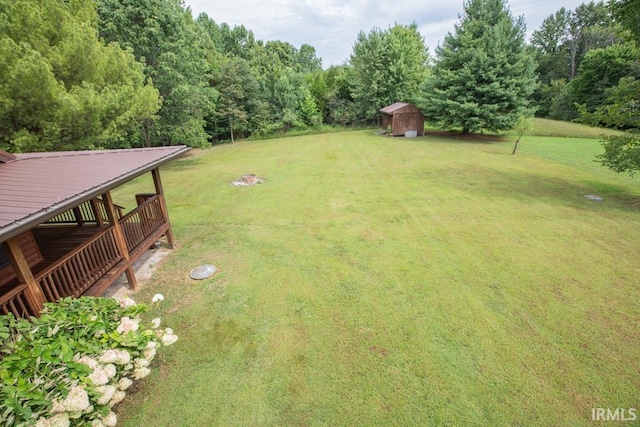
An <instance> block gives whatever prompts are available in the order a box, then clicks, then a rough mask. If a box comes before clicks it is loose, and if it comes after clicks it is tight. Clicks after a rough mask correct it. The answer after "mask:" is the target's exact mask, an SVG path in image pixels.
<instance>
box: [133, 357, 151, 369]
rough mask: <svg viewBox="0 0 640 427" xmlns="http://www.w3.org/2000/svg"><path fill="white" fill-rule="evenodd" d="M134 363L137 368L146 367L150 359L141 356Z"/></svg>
mask: <svg viewBox="0 0 640 427" xmlns="http://www.w3.org/2000/svg"><path fill="white" fill-rule="evenodd" d="M133 364H134V366H135V367H136V368H146V367H147V366H149V360H148V359H144V358H139V359H136V360H134V362H133Z"/></svg>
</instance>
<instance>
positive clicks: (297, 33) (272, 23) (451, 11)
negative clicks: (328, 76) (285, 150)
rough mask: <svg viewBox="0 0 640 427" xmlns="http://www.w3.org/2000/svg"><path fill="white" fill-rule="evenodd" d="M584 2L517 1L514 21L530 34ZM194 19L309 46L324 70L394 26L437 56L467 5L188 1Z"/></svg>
mask: <svg viewBox="0 0 640 427" xmlns="http://www.w3.org/2000/svg"><path fill="white" fill-rule="evenodd" d="M581 3H583V1H582V0H560V1H558V0H513V1H511V2H509V7H510V9H511V12H512V14H513V15H514V16H520V15H524V17H525V21H526V23H527V33H528V34H529V35H530V34H531V32H532V31H533V30H535V29H536V28H538V27H539V26H540V24H541V23H542V20H543V19H544V18H545V17H547V16H548V15H550V14H552V13H555V12H556V11H557V10H558V9H560V8H561V7H563V6H564V7H565V8H567V9H574V8H575V7H576V6H578V5H580V4H581ZM185 4H186V5H187V6H189V7H191V10H192V11H193V14H194V16H197V15H198V14H199V13H201V12H206V13H207V15H209V17H210V18H212V19H213V20H214V21H216V22H217V23H219V24H220V23H222V22H226V23H227V24H229V25H231V26H235V25H244V26H245V27H246V28H247V29H249V30H252V31H253V33H254V34H255V36H256V38H257V39H261V40H264V41H269V40H282V41H286V42H289V43H291V44H292V45H294V46H296V47H300V45H302V44H305V43H306V44H309V45H311V46H313V47H315V48H316V52H317V54H318V56H319V57H321V58H322V63H323V65H324V66H325V67H328V66H330V65H338V64H341V63H343V62H345V61H347V60H348V59H349V55H350V54H351V52H352V50H353V43H354V42H355V39H356V36H357V34H358V32H360V31H364V32H367V33H368V32H369V31H370V30H371V29H372V28H373V27H380V28H388V27H389V26H390V25H393V24H394V23H398V24H402V25H408V24H411V23H412V22H416V24H417V25H418V29H419V30H420V32H421V33H422V35H423V36H424V38H425V42H426V44H427V46H428V47H429V52H430V53H431V54H432V55H433V53H434V50H435V47H436V46H437V45H438V43H442V40H443V39H444V37H445V35H446V34H447V33H448V32H453V30H454V29H453V24H454V23H455V22H456V21H457V20H458V15H460V14H461V13H462V11H463V7H462V4H463V1H462V0H444V1H442V2H438V3H436V4H434V2H416V1H415V0H396V1H394V2H379V1H374V0H355V1H346V2H345V1H340V0H268V1H259V0H234V1H233V2H211V1H210V0H185Z"/></svg>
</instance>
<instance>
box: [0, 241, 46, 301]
mask: <svg viewBox="0 0 640 427" xmlns="http://www.w3.org/2000/svg"><path fill="white" fill-rule="evenodd" d="M3 245H4V247H5V252H6V253H7V255H8V256H9V261H10V262H11V266H12V267H13V271H14V273H15V274H16V277H17V278H18V282H19V283H21V284H25V285H27V288H26V289H25V295H26V297H27V301H29V304H30V305H31V308H33V309H34V310H35V312H36V313H40V311H42V309H43V308H44V305H43V304H44V303H45V302H46V299H45V298H44V294H43V293H42V289H40V285H38V282H36V280H35V279H34V278H33V273H32V272H31V267H29V263H28V262H27V260H26V258H25V257H24V253H22V248H21V247H20V244H19V243H18V239H17V238H16V237H12V238H11V239H9V240H7V241H6V242H5V243H3Z"/></svg>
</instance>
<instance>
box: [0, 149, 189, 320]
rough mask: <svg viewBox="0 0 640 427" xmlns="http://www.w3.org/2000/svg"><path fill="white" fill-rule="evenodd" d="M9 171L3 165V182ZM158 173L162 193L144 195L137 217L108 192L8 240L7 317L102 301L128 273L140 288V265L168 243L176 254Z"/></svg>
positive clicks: (2, 293)
mask: <svg viewBox="0 0 640 427" xmlns="http://www.w3.org/2000/svg"><path fill="white" fill-rule="evenodd" d="M173 148H174V149H175V147H173ZM118 151H127V150H118ZM182 151H184V150H182ZM147 171H148V169H147ZM1 172H2V165H0V179H1V178H2V174H1ZM150 172H151V175H152V177H153V185H154V190H155V191H154V192H149V193H144V194H136V195H135V201H136V207H135V208H133V209H131V210H130V211H129V212H124V210H123V208H121V207H119V206H117V205H116V204H114V203H113V199H112V196H111V191H110V189H111V188H109V189H106V188H103V192H99V194H97V195H95V194H91V193H89V194H88V196H91V197H90V198H89V199H86V200H82V201H81V203H78V204H75V205H73V206H70V207H68V208H67V209H66V210H63V211H61V212H59V213H57V212H56V211H54V210H53V209H51V210H49V215H46V219H44V220H43V221H40V222H38V223H37V224H34V225H33V226H31V227H27V228H26V229H24V230H20V232H19V233H14V235H13V236H11V237H10V238H8V239H6V240H4V241H3V240H2V239H0V242H1V243H2V244H1V247H0V314H7V313H13V314H14V315H16V316H19V317H28V316H36V315H38V313H39V312H40V310H41V309H42V307H43V304H44V303H45V302H54V301H57V300H58V299H60V298H65V297H78V296H80V295H92V296H99V295H101V294H102V293H103V292H104V291H105V290H106V289H107V288H108V287H109V286H110V285H111V284H113V282H114V281H115V280H116V279H117V278H118V277H119V276H120V275H121V274H122V273H125V274H126V276H127V281H128V283H129V287H131V288H133V289H135V287H136V277H135V273H134V271H133V267H132V266H133V263H134V262H135V261H136V260H137V259H138V258H139V257H140V256H141V255H142V254H143V253H144V252H145V251H146V250H147V249H148V248H149V247H151V246H152V245H153V244H154V243H155V242H156V241H158V240H159V239H160V238H161V237H162V236H166V239H167V244H168V246H169V247H170V248H171V247H173V244H174V241H173V235H172V232H171V224H170V221H169V216H168V212H167V208H166V203H165V199H164V191H163V188H162V183H161V180H160V172H159V168H158V167H155V168H153V169H151V170H150ZM136 176H137V175H136ZM127 181H128V180H125V181H123V182H121V183H124V182H127ZM121 183H119V184H121ZM3 185H4V183H3ZM104 190H106V191H104ZM1 191H2V190H0V198H1V196H2V194H1ZM133 197H134V196H133V195H132V196H131V198H133ZM1 214H2V211H0V217H1ZM1 230H2V228H0V231H1Z"/></svg>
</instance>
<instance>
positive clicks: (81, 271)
mask: <svg viewBox="0 0 640 427" xmlns="http://www.w3.org/2000/svg"><path fill="white" fill-rule="evenodd" d="M160 197H161V196H160V195H157V194H156V195H153V196H151V197H149V198H147V199H146V200H145V201H144V202H142V203H140V205H139V206H138V207H137V208H135V209H134V210H133V211H131V212H129V213H128V214H127V215H125V216H124V217H122V219H121V220H120V221H119V223H120V225H121V227H122V231H123V234H124V238H125V242H126V245H127V250H128V252H129V253H130V254H132V253H134V251H136V252H139V251H140V250H142V249H141V248H142V245H146V244H147V243H149V245H150V244H151V243H153V239H154V238H159V237H160V236H161V235H162V233H164V232H166V230H167V228H168V220H167V219H166V218H165V217H164V215H163V210H162V205H161V203H162V199H161V198H160ZM87 203H89V202H87ZM83 205H85V208H86V207H87V206H88V208H89V209H93V208H92V207H91V205H87V204H86V203H85V204H83ZM82 209H84V208H82ZM85 213H86V212H84V211H83V215H84V214H85ZM70 215H71V216H64V215H63V216H60V215H59V216H58V217H56V218H57V220H58V221H67V220H68V221H71V218H72V217H73V213H71V214H70ZM105 218H106V214H105ZM150 242H151V243H150ZM127 259H128V258H125V257H124V255H123V253H121V252H120V250H119V248H118V245H117V243H116V229H115V226H110V227H108V228H106V229H104V231H102V232H99V233H98V234H96V235H95V236H93V237H91V238H90V239H89V240H88V241H86V242H85V243H83V244H82V245H80V246H79V247H77V248H76V249H75V250H73V251H72V252H70V253H68V254H67V255H65V256H64V257H62V258H60V259H59V260H57V261H56V262H54V263H53V264H51V265H50V266H48V267H46V268H45V269H44V270H42V271H40V272H39V273H37V274H36V275H35V277H34V279H35V281H36V282H37V283H38V284H39V285H40V288H41V289H42V292H43V294H44V297H45V298H46V300H47V301H51V302H54V301H57V300H59V299H60V298H65V297H69V296H71V297H78V296H80V295H82V294H83V293H85V292H87V290H88V289H89V288H91V287H92V286H94V285H98V282H100V284H99V286H109V285H110V284H111V283H112V282H113V281H114V280H115V279H116V274H119V273H121V272H123V271H124V270H125V269H126V268H127V267H128V266H129V265H130V264H129V263H133V261H135V258H133V259H131V260H130V261H128V260H127ZM13 286H14V287H13V288H11V289H10V290H8V291H7V292H6V293H3V292H2V289H0V314H2V313H4V314H6V313H9V312H11V313H14V314H15V315H16V316H19V317H28V316H30V315H37V313H32V312H31V311H32V310H31V308H30V305H29V304H28V301H27V299H26V296H25V293H24V292H25V289H26V287H27V286H26V285H18V286H15V285H13ZM100 289H102V287H101V288H100Z"/></svg>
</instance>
